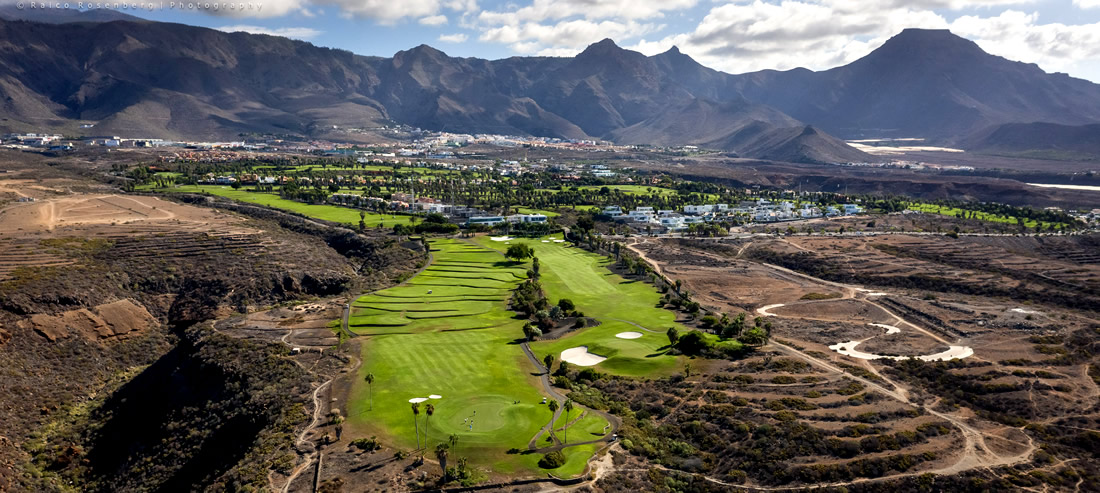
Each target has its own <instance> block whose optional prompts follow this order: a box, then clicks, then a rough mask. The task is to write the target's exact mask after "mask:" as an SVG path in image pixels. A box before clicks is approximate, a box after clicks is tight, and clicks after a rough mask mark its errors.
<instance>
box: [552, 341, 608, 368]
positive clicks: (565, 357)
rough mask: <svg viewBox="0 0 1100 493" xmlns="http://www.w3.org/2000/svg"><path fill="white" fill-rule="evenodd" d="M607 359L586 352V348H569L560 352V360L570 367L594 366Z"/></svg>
mask: <svg viewBox="0 0 1100 493" xmlns="http://www.w3.org/2000/svg"><path fill="white" fill-rule="evenodd" d="M606 359H607V358H604V357H603V356H600V355H598V354H592V353H590V352H588V346H579V347H575V348H569V349H566V350H565V351H562V352H561V360H562V361H565V362H567V363H569V364H571V365H577V366H594V365H598V364H600V363H602V362H603V361H604V360H606Z"/></svg>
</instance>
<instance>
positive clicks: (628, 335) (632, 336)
mask: <svg viewBox="0 0 1100 493" xmlns="http://www.w3.org/2000/svg"><path fill="white" fill-rule="evenodd" d="M615 337H618V338H619V339H638V338H640V337H642V333H641V332H619V333H618V334H615Z"/></svg>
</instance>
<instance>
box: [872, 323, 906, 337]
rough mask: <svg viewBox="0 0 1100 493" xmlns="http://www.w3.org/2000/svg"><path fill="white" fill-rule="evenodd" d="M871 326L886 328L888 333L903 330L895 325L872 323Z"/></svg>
mask: <svg viewBox="0 0 1100 493" xmlns="http://www.w3.org/2000/svg"><path fill="white" fill-rule="evenodd" d="M871 327H878V328H880V329H886V335H890V334H897V333H898V332H901V329H899V328H897V327H894V326H893V325H886V324H871Z"/></svg>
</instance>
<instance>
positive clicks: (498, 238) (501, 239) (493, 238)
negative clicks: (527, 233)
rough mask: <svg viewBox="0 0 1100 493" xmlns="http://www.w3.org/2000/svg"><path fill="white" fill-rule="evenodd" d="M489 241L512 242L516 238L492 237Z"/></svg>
mask: <svg viewBox="0 0 1100 493" xmlns="http://www.w3.org/2000/svg"><path fill="white" fill-rule="evenodd" d="M489 239H490V240H493V241H511V240H514V239H515V238H512V237H510V236H490V237H489Z"/></svg>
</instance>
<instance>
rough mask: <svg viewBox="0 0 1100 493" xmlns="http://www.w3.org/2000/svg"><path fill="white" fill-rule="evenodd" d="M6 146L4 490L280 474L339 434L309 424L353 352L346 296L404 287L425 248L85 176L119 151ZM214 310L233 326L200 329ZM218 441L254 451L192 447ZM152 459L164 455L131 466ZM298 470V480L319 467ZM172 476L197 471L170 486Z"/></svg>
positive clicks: (205, 483) (244, 480)
mask: <svg viewBox="0 0 1100 493" xmlns="http://www.w3.org/2000/svg"><path fill="white" fill-rule="evenodd" d="M8 154H9V153H6V152H0V369H2V371H0V375H3V378H2V379H0V380H2V386H3V388H4V389H5V392H3V393H2V395H0V409H2V410H3V414H4V416H5V419H3V420H0V490H4V491H41V490H43V489H54V488H53V487H47V486H46V485H48V484H84V485H87V486H88V487H89V488H90V490H95V489H102V485H103V484H105V483H104V481H107V478H111V479H110V481H113V483H111V484H113V485H114V486H117V487H122V488H133V489H150V488H154V487H155V486H156V485H158V484H159V485H164V484H168V483H166V482H165V481H174V485H175V486H178V487H181V488H183V489H205V488H207V487H211V486H210V485H212V484H214V483H217V482H231V483H235V484H238V485H244V484H254V485H260V486H262V487H269V486H273V485H278V487H280V488H281V487H282V485H284V484H286V483H287V481H286V479H287V478H286V477H285V476H284V477H282V478H280V477H276V476H278V475H279V474H282V473H279V472H278V471H286V472H287V473H288V474H289V473H290V472H291V471H292V470H293V469H294V464H295V463H296V462H297V460H298V454H297V453H296V451H294V450H293V448H294V447H295V445H296V443H297V444H298V445H300V446H301V447H303V451H302V453H303V454H306V453H308V451H307V450H305V449H306V448H308V447H310V446H312V444H313V443H317V442H318V441H322V439H323V435H324V434H325V433H332V430H331V429H325V430H315V429H314V427H310V426H309V424H310V423H309V422H308V421H309V420H307V419H306V418H307V416H306V413H307V412H308V413H313V411H314V410H318V411H317V412H319V413H321V415H322V417H323V415H324V413H327V412H328V411H329V407H330V406H328V405H327V403H325V405H324V406H321V405H320V402H319V399H320V397H321V394H322V391H323V390H324V389H326V388H328V387H329V386H328V385H327V383H326V382H327V381H328V380H330V379H331V378H332V377H333V376H335V375H338V374H341V372H342V371H346V370H347V369H348V368H351V366H352V365H353V364H354V361H353V360H352V359H350V357H348V356H346V355H343V354H342V353H332V354H330V353H329V352H328V351H327V350H328V349H331V348H332V347H334V346H336V345H337V342H338V337H337V335H336V332H334V331H333V327H331V326H330V324H331V322H332V321H333V320H335V319H339V318H340V312H341V308H342V306H343V303H345V302H346V300H347V294H348V293H358V292H359V291H360V290H362V289H369V288H372V287H377V286H385V285H386V283H392V282H394V281H393V279H394V278H395V277H397V276H399V275H401V274H402V273H404V272H406V271H408V270H411V269H412V268H414V264H415V262H417V261H418V260H419V259H420V254H418V253H417V252H415V251H413V250H409V249H407V248H405V247H403V246H401V245H400V244H397V243H396V242H393V241H392V240H389V239H388V238H386V237H384V236H382V237H378V238H372V237H366V236H359V235H355V234H353V233H352V232H350V231H347V230H345V229H342V228H337V227H334V226H331V225H326V224H315V223H309V224H306V223H305V222H304V221H303V220H302V219H301V218H296V217H290V216H287V215H285V214H281V213H277V212H273V211H270V210H262V209H255V210H254V209H248V208H240V207H233V205H232V204H226V207H221V206H220V205H221V204H218V203H208V202H207V201H200V203H201V205H202V206H196V205H190V204H186V203H180V202H173V201H169V200H165V199H161V198H157V197H152V196H142V195H126V194H122V193H120V191H119V190H117V189H116V188H114V187H113V186H111V185H109V184H104V183H102V182H99V181H93V180H89V179H88V177H87V176H85V175H86V174H88V173H96V171H94V170H96V169H100V170H102V169H104V167H106V168H109V167H110V166H109V165H110V162H107V163H103V162H99V163H93V162H89V163H78V162H70V161H67V162H65V163H64V164H57V165H55V163H47V162H46V160H45V159H42V158H40V157H35V156H33V155H27V156H26V157H24V156H23V155H19V156H18V159H6V157H9V156H8ZM73 168H76V169H73ZM364 266H368V267H371V268H370V269H365V270H369V273H368V272H364V273H363V274H359V273H358V271H359V270H360V269H361V268H362V267H364ZM216 319H220V320H226V321H227V322H226V323H227V324H228V325H227V326H226V327H225V328H226V330H225V332H224V333H222V332H218V330H216V329H213V328H210V329H209V330H206V329H203V330H198V329H195V328H196V327H201V326H203V324H204V323H208V322H207V321H210V320H216ZM229 336H232V337H229ZM294 347H297V348H299V351H298V352H297V353H298V354H296V355H293V357H291V358H288V356H290V353H291V349H292V348H294ZM321 349H324V350H325V352H322V351H320V350H321ZM287 365H291V366H287ZM295 368H297V369H295ZM164 382H171V385H164ZM173 389H174V390H173ZM299 417H300V418H299ZM298 419H301V421H298ZM123 421H127V423H123ZM242 423H247V424H242ZM100 427H105V428H103V429H105V430H106V429H111V430H113V431H111V432H110V436H109V437H106V436H102V435H100V434H99V431H97V430H99V429H100ZM46 429H48V430H49V431H48V432H44V431H43V430H46ZM288 429H289V430H304V431H301V433H303V436H305V434H306V432H307V431H308V432H309V433H308V437H306V438H300V439H298V440H296V439H295V437H293V436H291V435H290V434H289V433H288V432H286V431H284V430H288ZM182 430H192V431H191V432H188V433H187V434H186V436H184V435H181V434H180V433H181V431H182ZM295 433H298V431H295ZM230 437H233V438H230ZM307 438H308V439H307ZM223 440H230V441H231V442H232V443H239V444H246V445H247V446H248V447H255V448H250V449H248V450H240V451H235V452H232V453H227V454H209V453H198V452H199V451H200V450H201V449H202V448H203V447H215V448H222V449H225V448H226V445H225V444H224V443H222V441H223ZM164 443H171V444H173V446H172V447H163V446H162V444H164ZM229 448H230V449H232V448H233V447H229ZM246 448H247V447H246ZM88 450H94V451H96V452H95V453H92V454H88V455H85V454H86V453H87V451H88ZM135 451H144V452H142V453H136V452H135ZM288 453H289V455H288ZM146 460H152V461H154V462H155V463H156V464H157V466H156V467H153V468H148V467H138V466H136V465H135V464H136V463H131V462H129V461H138V462H141V461H146ZM226 461H228V462H226ZM287 464H289V466H287ZM301 464H302V465H301V468H302V471H299V473H300V475H301V478H307V477H308V478H309V479H312V477H310V475H309V474H301V473H304V472H305V469H306V468H307V466H306V465H305V464H306V463H305V462H302V463H301ZM268 470H271V471H276V473H273V474H274V476H272V477H270V478H269V477H267V474H266V472H267V471H268ZM186 471H192V473H190V474H187V473H186ZM255 471H263V472H264V474H263V475H262V476H256V475H255V474H254V473H255ZM176 472H181V473H184V474H185V475H186V476H187V478H188V479H187V480H186V481H188V482H187V483H180V482H178V481H176V480H172V477H173V474H176ZM177 479H178V478H177ZM97 485H98V486H97ZM185 485H190V486H185ZM311 485H312V482H309V484H308V485H307V484H306V483H305V482H303V484H302V488H305V487H307V486H311ZM154 489H155V488H154Z"/></svg>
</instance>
